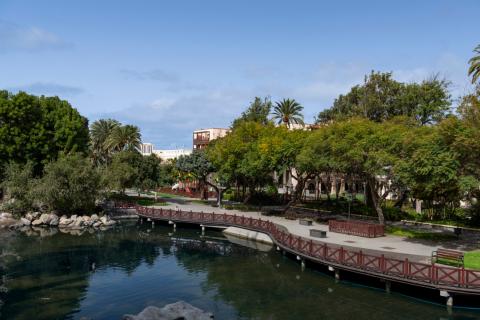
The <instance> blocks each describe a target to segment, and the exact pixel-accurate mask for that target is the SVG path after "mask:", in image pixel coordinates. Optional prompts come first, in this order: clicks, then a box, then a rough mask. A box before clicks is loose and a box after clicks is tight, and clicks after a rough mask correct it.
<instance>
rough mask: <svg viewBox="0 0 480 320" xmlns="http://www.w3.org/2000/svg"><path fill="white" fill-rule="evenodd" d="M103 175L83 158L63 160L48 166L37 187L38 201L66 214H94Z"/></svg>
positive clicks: (77, 155) (79, 156)
mask: <svg viewBox="0 0 480 320" xmlns="http://www.w3.org/2000/svg"><path fill="white" fill-rule="evenodd" d="M100 179H101V178H100V175H99V172H98V171H97V170H96V169H95V168H94V167H93V165H92V163H91V162H90V161H89V160H88V158H85V157H84V156H82V155H81V154H78V153H76V154H68V155H65V156H61V157H60V158H59V159H58V160H57V161H54V162H50V163H48V164H47V165H46V166H45V173H44V175H43V177H42V178H41V179H40V180H39V183H38V184H37V185H36V187H35V190H36V191H35V194H36V199H38V201H40V202H41V203H43V204H45V205H47V206H48V207H49V209H51V210H56V211H58V212H60V213H64V214H74V213H80V214H84V213H86V211H87V212H88V211H91V210H93V209H94V208H95V200H96V199H97V198H98V196H99V193H100Z"/></svg>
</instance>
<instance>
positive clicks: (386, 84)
mask: <svg viewBox="0 0 480 320" xmlns="http://www.w3.org/2000/svg"><path fill="white" fill-rule="evenodd" d="M448 86H449V82H448V81H445V80H440V79H438V77H432V78H431V79H428V80H425V81H423V82H421V83H419V84H418V83H410V84H405V83H401V82H398V81H395V80H394V79H393V78H392V73H380V72H372V73H371V74H370V75H368V76H366V77H365V80H364V83H363V84H362V85H357V86H354V87H353V88H352V89H351V90H350V92H349V93H347V94H345V95H340V96H339V97H338V98H337V99H335V101H334V103H333V105H332V107H330V108H328V109H326V110H323V111H321V112H320V113H319V114H318V116H317V119H316V122H317V123H324V124H325V123H329V122H331V121H333V120H336V121H341V120H345V119H348V118H352V117H364V118H367V119H369V120H372V121H375V122H382V121H387V120H390V119H393V118H394V117H397V116H407V117H411V118H413V119H415V120H417V122H418V123H419V124H420V125H425V124H431V123H434V122H438V121H440V120H441V119H443V118H445V116H446V115H447V114H448V111H449V110H450V104H451V101H450V94H449V93H448Z"/></svg>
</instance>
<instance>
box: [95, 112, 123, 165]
mask: <svg viewBox="0 0 480 320" xmlns="http://www.w3.org/2000/svg"><path fill="white" fill-rule="evenodd" d="M117 127H120V122H118V121H117V120H113V119H100V120H97V121H95V122H93V123H92V125H91V126H90V144H91V148H92V154H93V160H94V162H95V163H98V164H99V163H105V162H108V159H109V157H110V153H111V150H109V149H108V148H107V140H108V137H110V135H111V134H112V132H113V130H114V129H115V128H117Z"/></svg>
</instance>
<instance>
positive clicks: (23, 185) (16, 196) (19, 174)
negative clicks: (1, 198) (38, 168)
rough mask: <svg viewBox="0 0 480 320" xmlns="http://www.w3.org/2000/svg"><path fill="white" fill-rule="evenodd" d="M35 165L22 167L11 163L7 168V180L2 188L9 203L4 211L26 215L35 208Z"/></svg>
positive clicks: (28, 164) (5, 179)
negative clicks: (33, 193)
mask: <svg viewBox="0 0 480 320" xmlns="http://www.w3.org/2000/svg"><path fill="white" fill-rule="evenodd" d="M35 183H36V181H35V179H34V176H33V164H32V163H31V162H28V163H26V164H25V165H21V164H18V163H14V162H11V163H9V164H8V165H7V166H6V168H5V178H4V180H3V182H2V184H1V187H2V188H4V189H5V193H6V196H7V197H8V201H7V202H6V203H5V205H4V209H6V210H9V211H12V212H13V213H15V214H21V213H25V212H27V211H28V210H30V209H31V208H32V207H33V204H34V200H33V195H32V192H33V188H34V186H35Z"/></svg>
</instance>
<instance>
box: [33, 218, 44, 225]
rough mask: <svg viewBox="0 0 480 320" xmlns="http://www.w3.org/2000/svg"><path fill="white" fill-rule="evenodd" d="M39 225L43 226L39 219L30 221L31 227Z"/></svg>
mask: <svg viewBox="0 0 480 320" xmlns="http://www.w3.org/2000/svg"><path fill="white" fill-rule="evenodd" d="M41 224H43V221H42V220H40V219H36V220H33V221H32V226H39V225H41Z"/></svg>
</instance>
